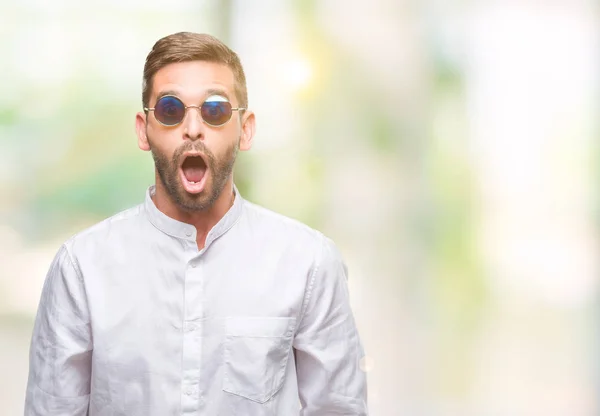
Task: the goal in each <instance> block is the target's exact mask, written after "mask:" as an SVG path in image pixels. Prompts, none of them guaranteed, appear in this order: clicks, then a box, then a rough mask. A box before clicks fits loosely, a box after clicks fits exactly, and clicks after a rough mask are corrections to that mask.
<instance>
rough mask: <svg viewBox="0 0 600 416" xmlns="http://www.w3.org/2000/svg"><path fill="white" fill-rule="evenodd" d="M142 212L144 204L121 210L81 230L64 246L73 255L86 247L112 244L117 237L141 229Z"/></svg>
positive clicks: (119, 237)
mask: <svg viewBox="0 0 600 416" xmlns="http://www.w3.org/2000/svg"><path fill="white" fill-rule="evenodd" d="M142 213H143V204H140V205H137V206H135V207H131V208H128V209H125V210H123V211H120V212H118V213H117V214H115V215H113V216H111V217H108V218H106V219H104V220H102V221H100V222H98V223H96V224H93V225H91V226H89V227H87V228H85V229H83V230H81V231H79V232H78V233H76V234H75V235H73V236H71V237H70V238H69V239H68V240H66V241H65V242H64V244H63V246H64V248H65V249H66V250H67V251H68V252H69V253H71V255H72V254H73V252H74V251H79V250H82V249H83V250H85V248H86V247H88V248H89V247H92V246H93V247H96V248H97V247H99V246H101V245H102V244H110V242H111V241H112V240H114V239H115V238H117V239H122V238H123V237H125V236H127V235H131V234H132V233H133V231H134V230H135V229H139V227H140V217H141V215H142Z"/></svg>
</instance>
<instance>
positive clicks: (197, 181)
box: [180, 155, 208, 194]
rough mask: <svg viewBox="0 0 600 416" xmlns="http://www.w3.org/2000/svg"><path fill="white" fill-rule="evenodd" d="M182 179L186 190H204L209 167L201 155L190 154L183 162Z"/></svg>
mask: <svg viewBox="0 0 600 416" xmlns="http://www.w3.org/2000/svg"><path fill="white" fill-rule="evenodd" d="M180 171H181V181H182V182H183V187H184V188H185V190H186V191H187V192H189V193H192V194H197V193H200V192H202V190H203V189H204V185H205V183H206V177H207V176H208V174H207V173H208V167H207V166H206V162H205V161H204V159H203V158H202V156H200V155H189V156H187V157H186V158H185V159H184V161H183V163H182V164H181V169H180Z"/></svg>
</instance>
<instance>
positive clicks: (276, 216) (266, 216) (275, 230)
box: [244, 201, 328, 247]
mask: <svg viewBox="0 0 600 416" xmlns="http://www.w3.org/2000/svg"><path fill="white" fill-rule="evenodd" d="M244 205H245V217H246V221H248V223H249V225H250V226H252V227H256V228H259V229H260V231H261V234H268V235H269V236H270V238H274V239H282V240H285V241H296V242H302V243H304V244H309V245H311V246H313V245H314V246H316V247H320V246H321V245H322V244H323V242H324V241H325V240H326V239H328V238H327V237H326V236H325V235H324V234H323V233H322V232H321V231H319V230H317V229H315V228H312V227H310V226H308V225H307V224H304V223H303V222H301V221H298V220H296V219H294V218H290V217H287V216H285V215H283V214H280V213H278V212H275V211H272V210H270V209H268V208H265V207H263V206H260V205H257V204H255V203H252V202H248V201H244Z"/></svg>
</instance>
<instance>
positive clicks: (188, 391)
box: [185, 389, 194, 396]
mask: <svg viewBox="0 0 600 416" xmlns="http://www.w3.org/2000/svg"><path fill="white" fill-rule="evenodd" d="M193 393H194V391H193V390H192V389H189V390H186V392H185V394H186V395H188V396H191V395H192V394H193Z"/></svg>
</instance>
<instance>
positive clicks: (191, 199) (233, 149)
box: [148, 137, 240, 212]
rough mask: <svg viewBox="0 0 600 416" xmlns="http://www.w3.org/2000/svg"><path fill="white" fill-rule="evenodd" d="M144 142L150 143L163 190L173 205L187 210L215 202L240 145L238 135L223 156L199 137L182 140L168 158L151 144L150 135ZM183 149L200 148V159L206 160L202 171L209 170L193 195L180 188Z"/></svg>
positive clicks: (198, 208) (203, 208) (195, 149)
mask: <svg viewBox="0 0 600 416" xmlns="http://www.w3.org/2000/svg"><path fill="white" fill-rule="evenodd" d="M148 142H149V143H150V150H151V152H152V158H153V159H154V166H155V167H156V171H157V172H158V176H159V178H160V181H161V182H162V184H163V186H164V188H165V190H166V191H167V194H168V195H169V197H170V198H171V200H172V201H173V202H174V203H175V205H177V206H178V207H179V208H181V209H182V210H184V211H187V212H198V211H206V210H208V209H210V208H211V207H212V206H213V205H214V204H215V202H216V201H217V199H219V196H220V195H221V193H222V192H223V189H224V188H225V184H226V183H227V180H228V179H229V178H230V177H231V174H232V172H233V165H234V163H235V159H236V157H237V153H238V150H239V146H240V141H239V139H238V140H237V141H236V142H235V143H233V145H232V146H230V147H229V148H228V149H227V151H226V152H225V154H224V155H223V157H221V158H217V157H216V156H215V154H214V153H213V152H211V151H210V150H209V149H208V148H207V147H206V145H205V144H204V142H202V141H201V140H196V141H195V142H191V141H186V142H185V143H184V144H182V145H181V146H180V147H178V148H177V149H176V150H175V153H173V157H171V159H169V158H168V156H167V155H165V154H164V153H161V152H160V151H159V150H157V149H156V147H155V146H152V142H151V140H150V137H148ZM187 151H198V152H201V153H202V154H203V155H204V157H203V159H204V162H205V164H206V172H205V173H204V174H205V175H206V174H209V173H210V175H209V177H208V178H207V179H208V181H207V183H206V187H205V188H204V190H203V191H202V192H200V193H199V194H195V195H194V194H190V193H188V192H187V191H186V190H185V189H184V188H183V184H182V183H181V179H180V176H179V169H180V167H181V164H182V163H183V158H182V157H183V156H182V155H183V154H184V153H185V152H187Z"/></svg>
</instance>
